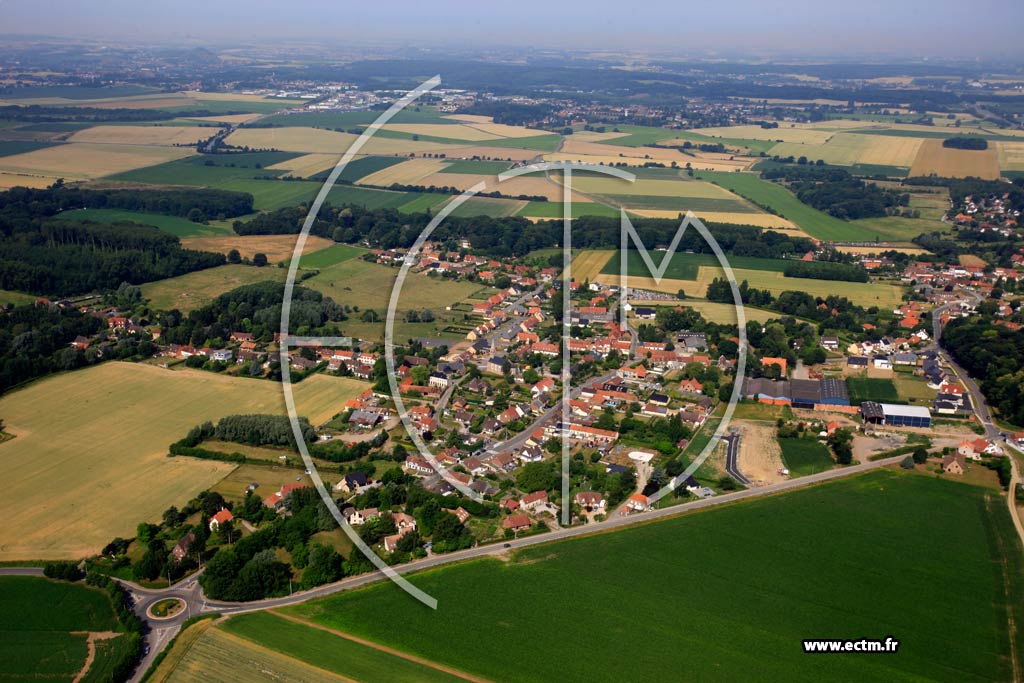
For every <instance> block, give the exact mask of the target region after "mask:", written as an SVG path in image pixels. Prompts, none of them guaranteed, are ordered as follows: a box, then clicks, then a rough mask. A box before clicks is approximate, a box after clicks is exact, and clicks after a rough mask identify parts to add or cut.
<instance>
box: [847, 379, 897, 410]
mask: <svg viewBox="0 0 1024 683" xmlns="http://www.w3.org/2000/svg"><path fill="white" fill-rule="evenodd" d="M846 386H847V388H848V389H849V390H850V403H851V404H852V405H855V406H859V405H860V404H861V403H863V402H864V401H877V402H879V403H900V402H901V401H900V395H899V392H898V391H897V390H896V385H895V384H894V383H893V381H892V380H891V379H888V378H885V377H863V376H859V375H854V376H851V377H847V378H846Z"/></svg>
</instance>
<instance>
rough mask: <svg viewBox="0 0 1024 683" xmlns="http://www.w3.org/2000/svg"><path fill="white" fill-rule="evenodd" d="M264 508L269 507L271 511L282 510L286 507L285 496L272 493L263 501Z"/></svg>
mask: <svg viewBox="0 0 1024 683" xmlns="http://www.w3.org/2000/svg"><path fill="white" fill-rule="evenodd" d="M263 507H268V508H270V509H271V510H281V508H282V507H284V496H282V495H281V494H280V493H272V494H270V495H269V496H267V497H266V498H264V499H263Z"/></svg>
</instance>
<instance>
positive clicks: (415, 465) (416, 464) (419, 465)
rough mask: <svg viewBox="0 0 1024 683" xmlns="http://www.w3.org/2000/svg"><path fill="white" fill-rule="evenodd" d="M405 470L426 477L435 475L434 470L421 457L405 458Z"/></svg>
mask: <svg viewBox="0 0 1024 683" xmlns="http://www.w3.org/2000/svg"><path fill="white" fill-rule="evenodd" d="M405 469H406V470H408V471H409V472H411V473H412V474H418V475H426V474H433V472H434V468H433V467H431V466H430V463H429V462H427V461H426V459H425V458H423V456H420V455H408V456H406V458H405Z"/></svg>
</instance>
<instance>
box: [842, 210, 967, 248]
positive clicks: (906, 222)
mask: <svg viewBox="0 0 1024 683" xmlns="http://www.w3.org/2000/svg"><path fill="white" fill-rule="evenodd" d="M850 225H852V226H855V227H857V228H860V229H862V230H863V231H864V232H865V233H866V234H870V235H877V236H878V238H879V239H881V240H895V241H897V242H909V241H910V240H912V239H914V238H915V237H917V236H918V235H920V234H921V233H924V232H934V231H939V232H942V231H944V230H947V229H948V228H949V226H948V224H946V223H943V222H942V221H939V220H928V219H924V218H904V217H903V216H886V217H884V218H861V219H859V220H855V221H850Z"/></svg>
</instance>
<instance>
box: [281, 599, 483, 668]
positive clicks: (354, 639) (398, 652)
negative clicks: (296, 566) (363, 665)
mask: <svg viewBox="0 0 1024 683" xmlns="http://www.w3.org/2000/svg"><path fill="white" fill-rule="evenodd" d="M268 611H269V612H270V613H271V614H273V615H274V616H275V617H280V618H282V619H285V620H287V621H290V622H293V623H296V624H301V625H303V626H307V627H309V628H315V629H317V630H319V631H324V632H325V633H330V634H331V635H334V636H338V637H339V638H344V639H345V640H350V641H352V642H353V643H358V644H360V645H364V646H366V647H369V648H373V649H374V650H377V651H379V652H384V653H387V654H389V655H393V656H395V657H399V658H401V659H404V660H406V661H410V662H415V663H416V664H420V665H421V666H425V667H428V668H431V669H434V670H436V671H442V672H444V673H446V674H450V675H452V676H456V677H458V678H461V679H463V680H466V681H472V683H493V681H491V680H490V679H488V678H481V677H480V676H474V675H473V674H469V673H466V672H464V671H460V670H459V669H456V668H453V667H450V666H447V665H445V664H438V663H437V662H433V661H431V660H429V659H424V658H423V657H419V656H417V655H413V654H409V653H408V652H402V651H401V650H396V649H395V648H393V647H388V646H387V645H382V644H380V643H377V642H374V641H372V640H366V639H365V638H360V637H358V636H354V635H352V634H351V633H345V632H344V631H339V630H337V629H333V628H330V627H328V626H322V625H320V624H317V623H316V622H313V621H307V620H306V619H301V618H299V617H296V616H292V615H290V614H284V613H283V612H279V611H278V610H276V609H272V610H268Z"/></svg>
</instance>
